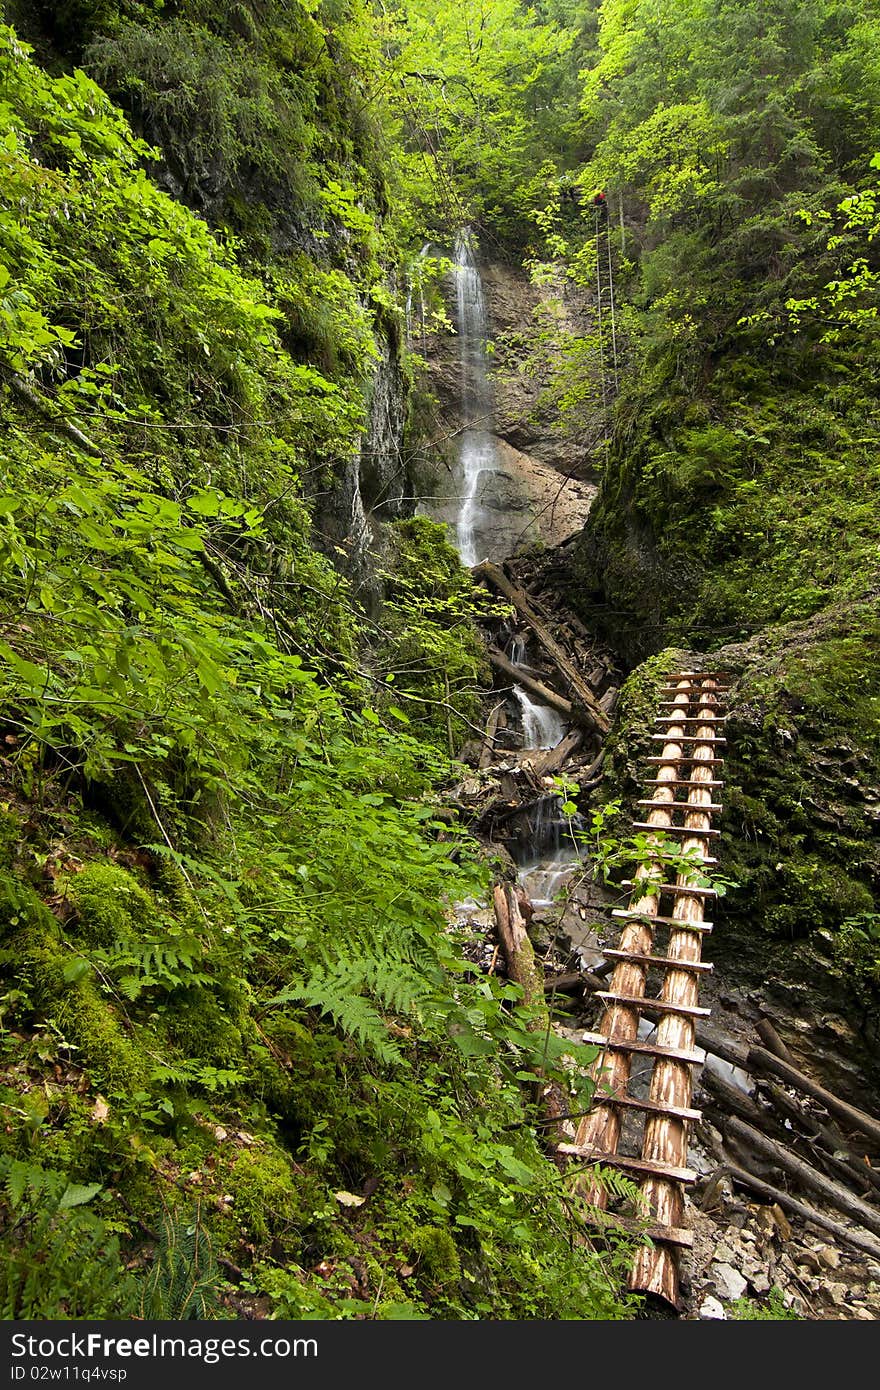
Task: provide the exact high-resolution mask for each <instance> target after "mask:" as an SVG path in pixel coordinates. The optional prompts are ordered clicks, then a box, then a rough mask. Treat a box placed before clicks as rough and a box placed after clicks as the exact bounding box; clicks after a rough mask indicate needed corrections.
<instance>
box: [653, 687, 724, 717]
mask: <svg viewBox="0 0 880 1390" xmlns="http://www.w3.org/2000/svg"><path fill="white" fill-rule="evenodd" d="M681 693H682V695H688V696H690V695H696V694H697V692H696V691H695V690H693V691H691V690H683V691H682V692H681ZM701 694H702V695H703V698H704V699H707V698H708V696H710V695H714V694H715V692H714V690H708V691H705V692H701ZM657 708H658V709H675V710H682V711H684V710H687V709H688V708H689V706H688V705H684V704H682V702H681V701H680V700H658V701H657ZM721 718H722V719H726V718H727V716H726V715H724V714H723V715H721Z"/></svg>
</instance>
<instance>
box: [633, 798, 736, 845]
mask: <svg viewBox="0 0 880 1390" xmlns="http://www.w3.org/2000/svg"><path fill="white" fill-rule="evenodd" d="M669 805H670V803H669V802H666V804H665V805H664V803H663V802H662V801H661V802H658V807H659V809H660V810H661V811H665V810H666V807H667V806H669ZM705 810H706V808H705V807H704V806H689V807H688V811H689V812H690V814H691V815H693V814H694V813H695V812H696V814H697V815H699V814H700V812H701V811H705ZM632 827H633V830H659V831H662V833H663V834H664V835H685V836H687V835H695V836H696V837H697V839H702V840H706V839H709V838H715V837H716V836H718V835H720V834H721V831H720V830H712V829H711V828H709V827H707V828H706V829H705V830H703V829H700V830H698V829H697V828H696V826H693V825H652V824H651V822H650V821H646V820H634V821H633V823H632Z"/></svg>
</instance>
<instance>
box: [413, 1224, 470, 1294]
mask: <svg viewBox="0 0 880 1390" xmlns="http://www.w3.org/2000/svg"><path fill="white" fill-rule="evenodd" d="M412 1246H413V1250H414V1251H415V1253H416V1255H417V1256H418V1260H419V1272H420V1273H421V1274H423V1275H424V1277H425V1279H427V1280H429V1281H430V1282H432V1283H434V1284H451V1283H454V1281H455V1280H456V1279H460V1278H461V1260H460V1258H459V1254H458V1250H457V1249H456V1245H455V1241H454V1240H453V1239H452V1236H451V1235H450V1234H449V1232H448V1231H446V1230H444V1229H443V1227H442V1226H422V1227H421V1228H420V1229H419V1230H416V1231H415V1232H414V1233H413V1237H412Z"/></svg>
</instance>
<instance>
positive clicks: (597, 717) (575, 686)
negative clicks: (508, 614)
mask: <svg viewBox="0 0 880 1390" xmlns="http://www.w3.org/2000/svg"><path fill="white" fill-rule="evenodd" d="M473 574H474V578H475V579H480V580H485V581H487V582H488V583H489V584H491V585H492V586H493V587H494V588H496V589H497V590H498V591H499V593H502V594H503V595H504V597H505V598H506V599H509V600H510V602H511V603H512V604H513V606H514V608H515V609H516V611H517V613H519V615H520V617H521V618H522V619H523V621H524V622H525V623H526V624H527V625H528V627H529V628H531V630H532V632H533V633H534V634H535V636H536V637H537V639H538V641H539V642H540V644H541V646H542V647H543V648H544V651H545V652H546V653H547V655H548V657H549V658H550V660H551V661H552V663H553V665H554V666H555V667H556V669H557V670H558V671H559V674H560V675H561V676H562V677H563V679H564V680H565V682H566V684H567V685H568V687H569V689H570V691H571V693H572V695H573V696H574V697H575V699H576V700H577V702H578V703H579V704H580V705H582V706H583V709H584V712H585V715H586V717H587V721H588V722H589V723H590V725H591V726H592V727H593V728H595V729H598V731H599V733H600V734H607V732H608V730H609V729H610V727H611V724H610V721H609V719H608V716H607V714H606V713H605V711H604V710H603V709H602V708H601V706H600V704H599V702H598V700H597V699H596V697H595V695H594V694H593V692H592V690H591V689H590V686H589V685H588V684H587V681H586V680H585V678H584V676H583V675H582V674H581V672H580V671H579V670H578V669H577V667H576V666H575V664H574V662H573V661H572V660H571V659H570V658H569V657H568V655H567V654H566V653H565V652H564V651H563V649H562V647H561V646H560V645H559V643H558V642H557V641H556V638H555V637H554V636H553V634H552V633H551V631H550V629H549V628H548V627H547V626H546V624H545V623H543V622H542V621H541V619H540V618H539V617H538V615H537V613H536V612H535V610H534V609H533V607H532V605H531V603H530V602H529V599H528V596H527V595H526V593H525V592H524V591H523V590H522V589H520V588H519V587H518V586H517V585H516V584H513V583H512V582H511V581H510V580H509V579H508V577H507V575H506V574H505V573H504V570H503V569H502V568H501V567H500V565H494V564H492V562H491V561H490V560H485V561H484V562H483V564H481V565H476V566H475V568H474V570H473ZM526 688H528V687H526Z"/></svg>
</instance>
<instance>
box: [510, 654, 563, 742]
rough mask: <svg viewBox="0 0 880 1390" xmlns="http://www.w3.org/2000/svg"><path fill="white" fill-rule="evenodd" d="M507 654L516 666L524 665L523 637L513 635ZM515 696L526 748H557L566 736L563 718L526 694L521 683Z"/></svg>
mask: <svg viewBox="0 0 880 1390" xmlns="http://www.w3.org/2000/svg"><path fill="white" fill-rule="evenodd" d="M507 655H508V656H509V657H510V660H511V661H512V662H513V664H514V665H515V666H522V665H523V663H524V661H525V656H526V644H525V641H524V639H523V638H522V637H512V638H511V639H510V642H509V643H508V645H507ZM513 694H514V697H515V699H516V701H517V703H518V705H519V708H520V717H521V720H522V731H523V740H522V746H523V749H524V750H532V749H538V748H555V747H556V745H557V743H558V742H559V740H560V739H561V738H564V737H565V730H566V725H565V722H564V721H563V719H562V718H561V717H560V716H559V715H558V714H557V713H556V711H555V710H552V709H550V707H549V705H539V704H537V703H536V701H535V700H533V699H532V698H531V697H530V696H529V695H527V694H526V692H525V690H523V688H522V686H521V685H515V686H514V687H513Z"/></svg>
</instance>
